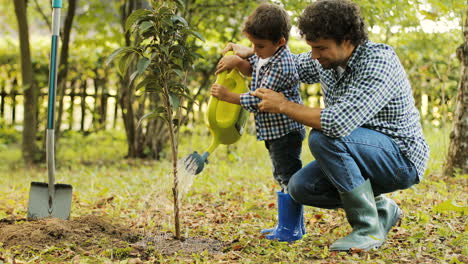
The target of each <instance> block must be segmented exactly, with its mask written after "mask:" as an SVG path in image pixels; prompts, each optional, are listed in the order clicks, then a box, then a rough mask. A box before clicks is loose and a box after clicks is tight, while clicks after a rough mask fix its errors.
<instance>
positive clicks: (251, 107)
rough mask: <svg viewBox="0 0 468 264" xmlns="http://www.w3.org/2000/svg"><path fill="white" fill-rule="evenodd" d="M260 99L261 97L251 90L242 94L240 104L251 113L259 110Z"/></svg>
mask: <svg viewBox="0 0 468 264" xmlns="http://www.w3.org/2000/svg"><path fill="white" fill-rule="evenodd" d="M260 101H261V100H260V98H258V97H255V96H253V95H251V94H250V92H247V93H242V94H241V95H240V105H241V106H242V107H243V108H245V109H246V110H247V111H249V112H251V113H258V112H259V109H258V104H259V103H260Z"/></svg>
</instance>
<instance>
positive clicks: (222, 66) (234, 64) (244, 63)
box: [215, 55, 252, 76]
mask: <svg viewBox="0 0 468 264" xmlns="http://www.w3.org/2000/svg"><path fill="white" fill-rule="evenodd" d="M234 68H236V69H237V70H239V71H240V72H241V73H242V74H243V75H244V76H252V65H250V62H249V61H248V60H244V59H242V58H241V57H239V56H237V55H230V56H225V57H223V58H221V59H220V60H219V62H218V65H216V72H215V74H218V73H221V72H223V71H226V70H232V69H234Z"/></svg>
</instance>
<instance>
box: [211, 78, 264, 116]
mask: <svg viewBox="0 0 468 264" xmlns="http://www.w3.org/2000/svg"><path fill="white" fill-rule="evenodd" d="M211 95H212V96H214V97H216V98H218V99H219V100H221V101H225V102H228V103H231V104H238V105H241V106H242V107H243V108H244V109H246V110H247V111H249V112H252V113H257V112H258V103H260V99H259V98H257V97H255V96H253V95H251V94H250V93H249V92H247V93H242V94H238V93H234V92H231V91H229V90H228V89H227V88H226V87H224V86H222V85H220V84H216V83H215V84H213V85H212V86H211Z"/></svg>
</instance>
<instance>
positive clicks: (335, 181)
mask: <svg viewBox="0 0 468 264" xmlns="http://www.w3.org/2000/svg"><path fill="white" fill-rule="evenodd" d="M309 148H310V150H311V152H312V154H313V155H314V157H315V161H312V162H311V163H309V164H308V165H307V166H305V167H304V168H302V169H301V170H299V171H298V172H297V173H295V174H294V175H293V176H292V177H291V179H290V181H289V184H288V191H289V194H290V195H291V197H292V198H293V199H294V200H295V201H296V202H298V203H301V204H305V205H311V206H315V207H321V208H329V209H332V208H338V207H342V205H341V200H340V196H339V194H338V191H340V192H349V191H351V190H353V189H354V188H356V187H358V186H360V185H362V184H363V183H364V182H365V180H366V179H370V181H371V184H372V189H373V191H374V195H375V196H377V195H379V194H382V193H388V192H393V191H395V190H398V189H406V188H409V187H411V186H412V185H413V184H415V183H419V178H418V175H417V171H416V168H415V167H414V165H413V164H412V163H411V162H410V161H409V160H408V159H407V158H406V157H405V156H404V155H403V153H402V152H401V151H400V149H399V148H398V146H397V144H396V143H395V142H394V141H393V140H392V139H391V138H390V137H388V136H386V135H384V134H382V133H380V132H377V131H375V130H371V129H366V128H357V129H356V130H354V131H353V132H352V133H351V134H350V135H348V136H346V137H342V138H331V137H327V136H325V135H324V134H322V132H320V131H317V130H312V131H311V132H310V135H309Z"/></svg>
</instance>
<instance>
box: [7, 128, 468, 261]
mask: <svg viewBox="0 0 468 264" xmlns="http://www.w3.org/2000/svg"><path fill="white" fill-rule="evenodd" d="M189 135H190V134H186V135H185V137H184V138H185V139H184V141H183V142H182V144H181V147H180V148H181V154H180V156H181V157H183V156H184V155H186V154H188V153H190V152H191V151H193V150H198V151H201V150H203V149H204V148H205V147H206V142H207V141H208V139H209V135H207V134H204V133H200V134H199V135H195V134H193V135H190V136H189ZM426 135H427V137H428V139H429V142H430V144H431V149H432V154H431V162H430V165H429V168H428V172H427V174H426V176H425V179H424V180H423V182H422V183H420V184H418V185H416V186H414V187H412V188H410V189H408V190H404V191H398V192H395V193H392V194H391V195H390V197H391V198H393V199H394V200H395V201H396V202H397V203H398V204H399V205H400V207H401V208H402V209H403V211H404V218H403V220H402V222H401V225H400V226H397V227H395V228H393V229H392V231H391V232H390V234H389V237H388V239H387V242H386V243H385V244H384V245H383V247H382V248H381V249H379V250H375V251H370V252H361V251H359V250H353V251H351V252H340V253H336V252H329V251H328V246H329V245H330V244H331V243H333V241H334V240H336V239H338V238H340V237H342V236H344V235H346V234H347V233H348V232H349V231H350V230H351V229H350V227H349V225H348V224H347V222H346V220H345V217H344V213H343V211H342V210H324V209H318V208H312V207H306V208H305V219H306V227H307V232H308V234H307V235H306V236H305V237H304V238H303V239H302V240H300V241H297V242H295V243H284V242H276V241H269V240H266V239H264V238H263V237H262V235H261V234H260V233H259V231H260V230H261V229H262V228H266V227H271V226H273V225H274V224H275V221H276V200H275V199H276V198H275V191H276V189H277V186H276V185H275V183H274V182H273V179H272V176H271V173H270V171H269V170H270V168H269V166H270V164H269V160H268V154H267V153H266V152H265V150H264V146H263V145H262V144H261V143H259V142H256V141H255V139H254V137H252V136H250V135H247V136H246V137H245V138H243V139H242V141H241V142H240V143H239V144H237V145H236V146H233V147H230V148H229V149H226V148H225V147H221V148H220V149H218V150H217V151H216V152H215V153H214V154H213V155H212V156H211V157H210V163H209V164H208V165H207V167H206V168H205V170H204V171H203V172H202V173H201V174H200V175H198V176H196V177H195V178H193V177H189V176H187V175H184V174H183V173H182V172H179V173H180V176H181V177H182V179H181V184H182V187H183V188H182V190H183V193H184V195H183V196H182V198H181V205H182V207H181V219H180V220H181V231H182V237H183V241H179V240H175V239H174V237H173V236H174V235H173V234H174V232H173V231H174V227H173V210H172V202H171V195H170V193H171V191H170V190H171V187H172V185H171V184H172V178H171V177H172V175H171V174H170V168H171V164H170V161H169V160H162V161H158V162H155V161H142V160H126V159H124V158H123V156H124V155H125V153H124V152H125V144H124V137H123V135H121V134H119V133H115V132H108V133H102V134H99V135H91V136H87V137H84V136H81V135H77V134H72V135H68V136H67V137H66V138H64V139H62V140H63V143H62V145H61V147H60V150H59V153H58V155H57V164H58V169H57V173H56V174H57V175H56V176H57V179H58V181H59V182H61V183H67V184H71V185H72V186H73V188H74V190H73V203H72V214H71V219H70V220H59V219H42V220H36V221H27V220H26V219H25V216H26V212H27V201H28V191H29V184H30V182H31V181H38V180H45V179H46V177H47V176H46V175H47V170H46V168H45V167H43V166H42V167H33V168H24V166H23V165H22V164H21V162H20V161H19V160H21V159H20V152H19V146H14V145H13V146H8V148H4V149H3V150H2V151H0V159H1V160H3V161H4V162H3V163H2V164H0V197H1V198H2V199H0V219H1V220H0V263H2V262H4V263H468V249H467V234H466V227H467V225H466V223H467V214H468V212H467V207H466V201H467V196H466V194H467V193H468V184H467V179H468V177H467V175H457V176H456V177H443V176H441V175H440V168H441V165H442V162H443V155H444V151H443V149H444V148H445V146H446V145H445V143H444V140H441V139H440V136H439V135H440V134H439V133H438V131H437V130H434V131H433V130H429V131H426ZM441 149H442V150H441ZM311 159H312V158H311V156H310V153H309V152H308V150H307V148H306V145H304V154H303V160H304V162H307V161H310V160H311ZM192 184H193V185H192Z"/></svg>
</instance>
